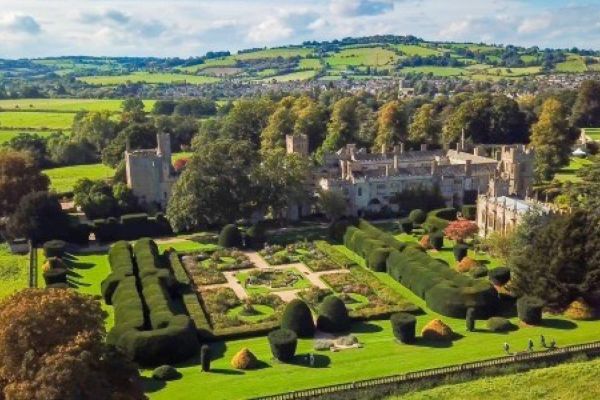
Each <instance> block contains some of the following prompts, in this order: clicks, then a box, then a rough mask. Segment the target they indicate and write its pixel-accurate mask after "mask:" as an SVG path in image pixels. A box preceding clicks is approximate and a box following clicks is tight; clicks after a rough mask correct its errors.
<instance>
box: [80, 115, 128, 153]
mask: <svg viewBox="0 0 600 400" xmlns="http://www.w3.org/2000/svg"><path fill="white" fill-rule="evenodd" d="M117 129H118V127H117V123H116V122H115V121H114V120H113V119H112V118H111V114H110V112H108V111H91V112H84V111H82V112H79V113H77V114H76V115H75V118H74V119H73V132H72V133H71V138H72V139H73V140H74V141H76V142H82V141H85V142H88V143H90V144H92V145H93V146H94V148H95V149H96V151H97V152H101V151H102V150H103V149H104V148H105V147H106V146H108V144H109V143H110V142H111V141H112V140H113V139H114V138H115V136H116V135H117Z"/></svg>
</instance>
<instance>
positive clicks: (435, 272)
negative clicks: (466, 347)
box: [387, 248, 498, 318]
mask: <svg viewBox="0 0 600 400" xmlns="http://www.w3.org/2000/svg"><path fill="white" fill-rule="evenodd" d="M387 272H388V274H389V275H390V276H392V278H394V279H395V280H397V281H398V282H400V283H402V285H404V286H406V287H407V288H408V289H410V290H411V291H412V292H413V293H415V294H416V295H417V296H419V297H421V298H422V299H424V300H425V302H426V304H427V306H428V307H429V308H430V309H432V310H433V311H435V312H438V313H440V314H442V315H445V316H448V317H455V318H464V317H465V316H466V313H467V309H468V308H470V307H472V308H474V309H475V315H476V316H477V318H486V317H487V316H489V315H490V314H491V313H493V312H494V311H495V309H496V307H497V302H498V298H497V294H496V291H495V290H494V288H493V287H492V286H491V285H490V284H489V282H486V281H483V280H476V279H473V278H471V277H469V276H467V275H463V274H460V273H459V272H457V271H455V270H454V269H451V268H449V267H448V266H447V265H446V264H445V263H443V262H441V261H439V260H437V259H434V258H432V257H430V256H429V255H427V254H426V253H424V252H423V251H419V250H417V249H414V248H406V249H405V250H404V251H402V252H400V251H393V252H392V253H391V254H390V256H389V257H388V259H387Z"/></svg>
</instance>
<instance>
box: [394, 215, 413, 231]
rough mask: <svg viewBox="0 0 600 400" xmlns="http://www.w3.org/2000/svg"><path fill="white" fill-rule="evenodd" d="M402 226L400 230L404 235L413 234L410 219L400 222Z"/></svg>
mask: <svg viewBox="0 0 600 400" xmlns="http://www.w3.org/2000/svg"><path fill="white" fill-rule="evenodd" d="M398 224H399V225H400V230H401V231H402V232H404V233H411V232H412V230H413V222H412V221H411V220H410V219H408V218H402V219H401V220H400V221H398Z"/></svg>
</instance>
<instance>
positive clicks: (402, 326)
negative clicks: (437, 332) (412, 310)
mask: <svg viewBox="0 0 600 400" xmlns="http://www.w3.org/2000/svg"><path fill="white" fill-rule="evenodd" d="M390 322H391V323H392V331H393V332H394V336H395V337H396V339H398V340H399V341H401V342H402V343H413V342H414V341H415V329H416V326H417V319H416V318H415V316H414V315H412V314H408V313H395V314H392V316H391V317H390Z"/></svg>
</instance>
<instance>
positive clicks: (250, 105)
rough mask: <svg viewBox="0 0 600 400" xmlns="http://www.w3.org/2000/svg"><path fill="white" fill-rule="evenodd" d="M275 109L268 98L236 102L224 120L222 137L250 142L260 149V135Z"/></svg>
mask: <svg viewBox="0 0 600 400" xmlns="http://www.w3.org/2000/svg"><path fill="white" fill-rule="evenodd" d="M273 108H274V105H273V102H272V101H271V100H269V99H267V98H258V99H241V100H239V101H236V102H235V103H234V105H233V108H232V109H231V111H229V113H228V114H227V116H226V117H225V118H224V120H223V127H222V130H221V133H222V136H223V137H226V138H229V139H238V140H244V141H248V142H250V143H252V144H253V145H254V147H255V148H258V147H259V144H260V133H261V132H262V131H263V130H264V129H265V127H266V126H267V123H268V119H269V115H271V113H272V111H273Z"/></svg>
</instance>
